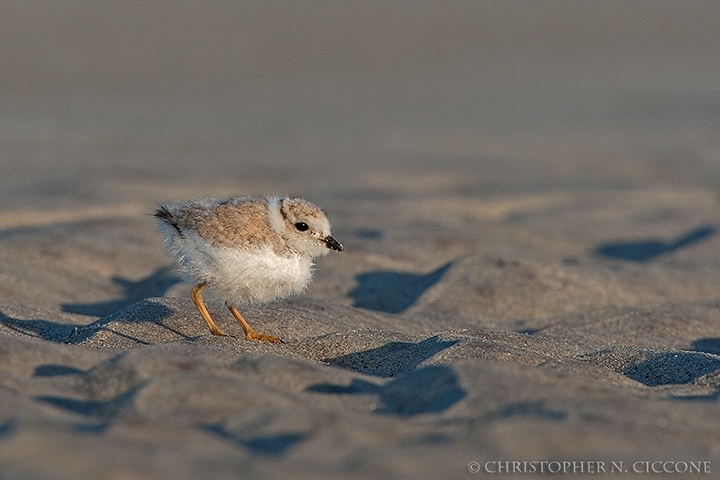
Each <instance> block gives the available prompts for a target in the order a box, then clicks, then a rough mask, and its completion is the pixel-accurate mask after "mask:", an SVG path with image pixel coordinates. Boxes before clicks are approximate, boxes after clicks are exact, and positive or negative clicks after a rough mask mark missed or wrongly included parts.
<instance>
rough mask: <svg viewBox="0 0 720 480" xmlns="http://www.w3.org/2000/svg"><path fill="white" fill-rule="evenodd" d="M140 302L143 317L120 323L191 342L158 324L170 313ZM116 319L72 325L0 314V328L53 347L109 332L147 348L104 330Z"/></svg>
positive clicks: (115, 331)
mask: <svg viewBox="0 0 720 480" xmlns="http://www.w3.org/2000/svg"><path fill="white" fill-rule="evenodd" d="M144 302H146V305H144V309H143V312H144V315H143V317H142V318H128V319H122V320H123V321H124V322H126V323H131V322H135V323H142V322H151V323H155V324H157V325H159V326H161V327H163V328H166V329H168V330H170V331H172V332H173V333H175V334H177V335H180V336H181V337H184V338H191V337H188V336H187V335H185V334H183V333H182V332H179V331H177V330H176V329H174V328H172V327H170V326H168V325H165V324H163V322H162V320H163V319H165V318H167V317H170V316H171V315H172V314H173V313H174V312H173V311H172V310H170V309H169V308H168V307H166V306H165V305H162V304H160V303H158V302H156V301H153V300H144ZM119 318H122V317H116V316H115V315H111V316H109V317H104V318H101V319H99V320H96V321H94V322H92V323H89V324H87V325H76V324H71V323H62V322H53V321H50V320H42V319H29V320H23V319H18V318H13V317H10V316H8V315H6V314H4V313H2V312H0V325H2V326H4V327H5V328H8V329H9V330H12V331H14V332H17V333H20V334H22V335H27V336H29V337H34V338H40V339H42V340H48V341H51V342H55V343H63V344H70V345H77V344H80V343H82V342H84V341H86V340H87V339H89V338H91V337H93V336H94V335H96V334H97V333H98V332H99V331H111V332H112V333H114V334H115V335H119V336H122V337H126V338H128V339H129V340H132V341H134V342H137V343H139V344H147V342H145V341H143V340H142V339H139V338H134V337H131V336H130V335H128V334H126V333H123V332H119V331H117V330H113V329H111V328H110V327H108V325H109V324H111V323H113V322H115V321H117V320H118V319H119Z"/></svg>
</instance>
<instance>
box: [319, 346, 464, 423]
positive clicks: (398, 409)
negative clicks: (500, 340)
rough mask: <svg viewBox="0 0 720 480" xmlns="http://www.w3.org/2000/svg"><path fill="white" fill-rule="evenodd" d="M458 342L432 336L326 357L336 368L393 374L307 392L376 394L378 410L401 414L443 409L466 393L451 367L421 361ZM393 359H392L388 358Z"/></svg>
mask: <svg viewBox="0 0 720 480" xmlns="http://www.w3.org/2000/svg"><path fill="white" fill-rule="evenodd" d="M455 343H457V341H455V340H448V341H442V340H440V339H439V337H437V336H435V337H431V338H427V339H425V340H422V341H420V342H418V343H411V342H390V343H388V344H386V345H383V346H382V347H378V348H373V349H370V350H365V351H362V352H356V353H350V354H347V355H342V356H339V357H334V358H329V359H326V360H325V362H326V363H327V364H329V365H333V366H336V367H341V368H346V369H349V370H353V371H356V372H361V373H364V374H366V375H373V376H376V377H394V378H392V379H391V380H389V381H388V382H386V383H384V384H378V383H375V382H371V381H367V380H364V379H357V378H355V379H353V380H352V381H351V382H350V384H349V385H334V384H330V383H319V384H315V385H311V386H309V387H308V388H307V391H308V392H317V393H325V394H333V395H358V394H360V395H362V394H365V395H367V394H370V395H377V396H378V401H379V406H378V408H377V410H376V412H378V413H389V414H395V415H400V416H411V415H418V414H421V413H437V412H443V411H445V410H446V409H448V408H450V407H451V406H453V405H454V404H455V403H457V402H459V401H460V400H462V399H463V398H464V397H465V395H466V392H465V390H464V389H463V388H462V387H461V386H460V384H459V381H458V377H457V375H456V374H455V371H454V370H453V369H452V367H450V366H447V365H430V366H426V367H421V368H418V366H419V365H420V363H422V362H423V361H425V360H427V359H429V358H430V357H432V356H433V355H435V354H436V353H439V352H441V351H443V350H445V349H446V348H448V347H450V346H452V345H454V344H455ZM388 359H392V361H388Z"/></svg>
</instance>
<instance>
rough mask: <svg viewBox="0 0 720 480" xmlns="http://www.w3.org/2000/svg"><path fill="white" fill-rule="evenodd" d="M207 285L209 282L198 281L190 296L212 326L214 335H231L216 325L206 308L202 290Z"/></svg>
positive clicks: (209, 325) (208, 324)
mask: <svg viewBox="0 0 720 480" xmlns="http://www.w3.org/2000/svg"><path fill="white" fill-rule="evenodd" d="M206 286H207V283H198V284H197V285H195V286H194V287H193V289H192V290H191V291H190V298H192V301H193V303H194V304H195V306H196V307H197V309H198V311H199V312H200V315H202V318H203V320H205V323H207V326H208V327H209V328H210V331H211V332H212V334H213V335H219V336H222V337H229V336H230V335H228V334H227V333H225V332H223V331H222V330H220V329H219V328H218V326H217V325H215V322H213V319H212V318H211V317H210V313H209V312H208V311H207V308H205V302H204V301H203V297H202V290H203V288H205V287H206Z"/></svg>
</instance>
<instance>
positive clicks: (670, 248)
mask: <svg viewBox="0 0 720 480" xmlns="http://www.w3.org/2000/svg"><path fill="white" fill-rule="evenodd" d="M716 233H717V227H715V226H712V225H704V226H701V227H698V228H696V229H694V230H691V231H690V232H687V233H686V234H685V235H682V236H680V237H679V238H677V239H675V240H670V241H666V240H660V239H646V240H638V241H630V242H607V243H603V244H601V245H599V246H598V247H596V248H595V254H596V255H598V256H601V257H606V258H614V259H618V260H626V261H631V262H638V263H643V262H649V261H650V260H652V259H654V258H656V257H659V256H661V255H666V254H668V253H672V252H674V251H676V250H679V249H681V248H685V247H688V246H690V245H694V244H696V243H698V242H701V241H703V240H707V239H708V238H710V237H711V236H713V235H715V234H716Z"/></svg>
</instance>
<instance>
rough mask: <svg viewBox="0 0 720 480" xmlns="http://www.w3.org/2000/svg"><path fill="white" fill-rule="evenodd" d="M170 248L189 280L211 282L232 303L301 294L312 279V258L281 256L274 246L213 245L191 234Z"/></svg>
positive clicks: (214, 288)
mask: <svg viewBox="0 0 720 480" xmlns="http://www.w3.org/2000/svg"><path fill="white" fill-rule="evenodd" d="M169 250H170V251H171V253H172V254H173V256H174V257H175V258H176V260H177V261H178V264H179V266H180V269H181V270H182V272H183V274H184V276H185V277H186V280H190V281H191V282H194V283H200V282H206V283H208V286H210V287H211V288H212V289H213V290H215V292H217V293H218V294H220V296H221V297H222V299H223V300H226V301H229V302H231V303H254V302H259V303H262V302H268V301H270V300H274V299H276V298H281V297H285V296H288V295H291V294H295V293H300V292H302V291H303V290H305V288H306V286H307V285H308V283H309V282H310V280H311V279H312V266H313V264H312V260H311V259H310V258H309V257H307V256H305V255H287V256H280V255H277V254H276V253H275V252H273V251H272V249H271V248H270V247H263V248H230V247H223V246H218V245H209V244H208V243H207V242H205V241H203V240H202V239H200V238H198V237H196V236H195V235H193V234H188V235H186V238H183V239H180V238H178V237H175V238H174V239H173V245H171V246H170V248H169Z"/></svg>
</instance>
